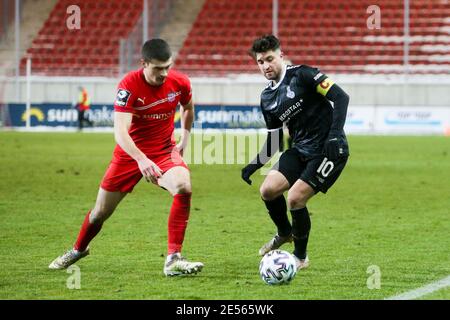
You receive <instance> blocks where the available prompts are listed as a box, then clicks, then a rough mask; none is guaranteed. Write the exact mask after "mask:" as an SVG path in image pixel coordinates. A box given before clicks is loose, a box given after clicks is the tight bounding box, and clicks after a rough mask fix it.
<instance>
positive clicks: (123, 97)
mask: <svg viewBox="0 0 450 320" xmlns="http://www.w3.org/2000/svg"><path fill="white" fill-rule="evenodd" d="M130 96H131V92H130V91H128V90H125V89H119V91H117V97H116V101H115V102H114V104H115V105H118V106H121V107H124V106H126V105H127V102H128V99H129V98H130Z"/></svg>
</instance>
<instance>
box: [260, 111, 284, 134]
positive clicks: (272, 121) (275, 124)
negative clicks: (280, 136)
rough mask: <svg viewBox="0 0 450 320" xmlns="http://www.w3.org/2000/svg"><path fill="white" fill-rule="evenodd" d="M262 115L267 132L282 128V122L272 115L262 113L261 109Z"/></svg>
mask: <svg viewBox="0 0 450 320" xmlns="http://www.w3.org/2000/svg"><path fill="white" fill-rule="evenodd" d="M261 110H262V114H263V116H264V121H265V122H266V127H267V129H269V130H274V129H279V128H281V127H283V122H281V121H280V119H278V118H276V117H275V116H274V115H272V114H270V113H268V112H266V111H264V109H263V108H261Z"/></svg>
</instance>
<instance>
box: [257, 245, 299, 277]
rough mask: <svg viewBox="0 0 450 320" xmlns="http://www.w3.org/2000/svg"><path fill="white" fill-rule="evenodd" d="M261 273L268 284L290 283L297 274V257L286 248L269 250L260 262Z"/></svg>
mask: <svg viewBox="0 0 450 320" xmlns="http://www.w3.org/2000/svg"><path fill="white" fill-rule="evenodd" d="M259 274H260V276H261V279H262V280H263V281H264V282H265V283H267V284H270V285H275V284H288V283H289V282H291V281H292V279H294V277H295V275H296V274H297V265H296V263H295V258H294V256H293V255H292V254H290V253H289V252H287V251H284V250H272V251H269V252H268V253H266V255H265V256H264V257H263V258H262V260H261V262H260V264H259Z"/></svg>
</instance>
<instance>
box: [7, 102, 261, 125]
mask: <svg viewBox="0 0 450 320" xmlns="http://www.w3.org/2000/svg"><path fill="white" fill-rule="evenodd" d="M8 113H9V121H8V122H9V124H10V125H11V126H12V127H24V126H25V125H26V119H27V117H28V116H29V117H30V124H31V126H32V127H36V126H45V127H60V126H61V127H76V126H77V121H78V113H77V110H76V109H75V108H73V107H72V106H71V105H70V104H53V103H44V104H32V105H31V108H30V111H29V113H27V112H26V108H25V104H9V105H8ZM86 117H87V118H88V119H89V120H91V121H92V122H93V123H94V126H95V127H112V126H113V119H114V109H113V106H112V105H104V104H102V105H99V104H94V105H91V109H90V110H88V111H86ZM195 122H196V123H197V124H199V123H200V124H201V127H202V128H218V129H220V128H222V129H233V128H262V127H264V126H265V123H264V118H263V115H262V113H261V112H260V110H259V107H258V106H218V105H198V106H196V107H195ZM175 126H176V127H177V128H179V127H180V113H179V112H177V113H176V115H175Z"/></svg>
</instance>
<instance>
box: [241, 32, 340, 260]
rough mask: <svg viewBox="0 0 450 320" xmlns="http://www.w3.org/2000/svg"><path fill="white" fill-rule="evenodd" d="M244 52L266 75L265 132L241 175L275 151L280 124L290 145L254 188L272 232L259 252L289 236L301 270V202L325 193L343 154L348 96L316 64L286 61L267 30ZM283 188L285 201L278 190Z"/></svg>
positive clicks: (304, 230)
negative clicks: (249, 54) (274, 230)
mask: <svg viewBox="0 0 450 320" xmlns="http://www.w3.org/2000/svg"><path fill="white" fill-rule="evenodd" d="M250 53H251V54H252V56H253V57H254V59H255V60H256V62H257V64H258V67H259V69H260V70H261V72H262V73H263V75H264V76H265V77H266V78H267V79H268V80H270V82H269V84H268V85H267V87H266V88H265V89H264V90H263V92H262V93H261V105H260V107H261V111H262V113H263V115H264V119H265V121H266V125H267V129H268V136H267V141H266V143H265V144H264V146H263V148H262V150H261V151H260V153H259V154H258V155H257V157H256V158H255V159H254V160H253V161H252V162H251V163H250V164H248V165H247V166H246V167H245V168H243V169H242V179H244V180H245V181H246V182H247V183H248V184H251V183H252V182H251V180H250V176H251V175H252V174H253V173H254V172H255V171H256V170H258V169H260V168H261V167H263V166H264V164H266V163H267V162H268V161H269V160H270V158H271V157H272V156H273V155H274V154H275V153H276V152H277V150H279V148H280V146H281V145H280V143H282V130H283V124H286V125H287V127H288V129H289V135H290V136H291V137H292V147H291V148H289V149H287V150H286V151H285V152H283V153H282V155H281V157H280V160H279V161H278V163H277V164H276V165H275V166H274V167H273V168H272V170H271V171H269V173H268V175H267V176H266V178H265V180H264V182H263V184H262V185H261V188H260V193H261V197H262V200H263V201H264V203H265V205H266V208H267V210H268V211H269V215H270V217H271V219H272V220H273V222H274V223H275V225H276V227H277V234H276V235H275V237H274V238H273V239H271V240H270V241H269V242H268V243H266V244H264V245H263V246H262V248H261V249H260V250H259V254H260V255H261V256H263V255H265V254H266V253H267V252H269V251H270V250H275V249H278V248H279V247H280V246H281V245H283V244H284V243H286V242H291V241H294V246H295V249H294V256H295V259H296V262H297V269H303V268H306V267H308V266H309V258H308V255H307V250H306V249H307V244H308V237H309V232H310V229H311V220H310V218H309V213H308V209H307V208H306V203H307V201H308V200H309V199H310V198H311V197H313V196H314V195H315V194H316V193H317V192H319V191H320V192H323V193H326V192H327V190H328V189H329V188H330V187H331V186H332V185H333V184H334V182H335V181H336V179H337V178H338V177H339V175H340V174H341V172H342V170H343V169H344V167H345V164H346V162H347V159H348V156H349V149H348V144H347V139H346V137H345V133H344V130H343V127H344V123H345V118H346V115H347V107H348V103H349V96H348V95H347V94H346V93H345V92H344V91H343V90H342V89H341V88H340V87H339V86H338V85H337V84H335V83H334V82H333V81H332V80H331V79H329V78H328V77H327V76H326V75H325V74H323V73H322V72H320V71H319V70H318V69H316V68H312V67H309V66H306V65H286V64H285V62H284V60H283V53H282V51H281V48H280V42H279V40H278V39H277V38H276V37H275V36H273V35H266V36H263V37H261V38H258V39H256V40H255V41H254V42H253V46H252V48H251V50H250ZM330 101H332V102H333V105H332V104H331V103H330ZM287 190H288V193H287V205H286V200H285V198H284V195H283V193H284V192H285V191H287ZM288 207H289V210H290V212H291V216H292V225H291V223H290V222H289V219H288V215H287V208H288Z"/></svg>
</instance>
